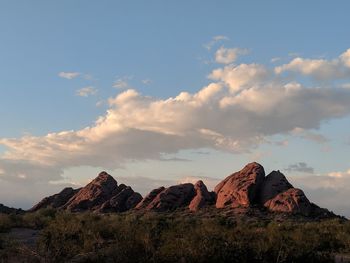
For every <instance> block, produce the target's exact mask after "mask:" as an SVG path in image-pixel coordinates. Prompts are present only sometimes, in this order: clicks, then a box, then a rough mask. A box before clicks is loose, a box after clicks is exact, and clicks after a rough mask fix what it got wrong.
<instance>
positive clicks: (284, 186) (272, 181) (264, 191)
mask: <svg viewBox="0 0 350 263" xmlns="http://www.w3.org/2000/svg"><path fill="white" fill-rule="evenodd" d="M290 188H293V186H292V185H291V184H290V183H289V182H288V180H287V178H286V177H285V176H284V175H283V174H282V173H281V172H280V171H272V172H271V173H270V174H268V175H267V176H266V177H265V179H264V182H263V184H262V187H261V191H260V203H261V204H265V203H266V202H267V201H268V200H270V199H272V198H274V197H275V196H276V195H278V194H280V193H283V192H285V191H287V190H288V189H290Z"/></svg>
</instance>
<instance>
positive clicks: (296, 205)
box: [264, 188, 313, 216]
mask: <svg viewBox="0 0 350 263" xmlns="http://www.w3.org/2000/svg"><path fill="white" fill-rule="evenodd" d="M264 205H265V207H267V208H268V209H269V210H270V211H273V212H284V213H292V214H302V215H305V216H308V215H310V213H311V212H312V210H313V206H312V204H311V203H310V201H309V200H308V199H307V197H306V196H305V194H304V192H303V191H302V190H300V189H297V188H290V189H288V190H287V191H285V192H282V193H279V194H278V195H276V196H275V197H274V198H272V199H270V200H268V201H266V203H265V204H264Z"/></svg>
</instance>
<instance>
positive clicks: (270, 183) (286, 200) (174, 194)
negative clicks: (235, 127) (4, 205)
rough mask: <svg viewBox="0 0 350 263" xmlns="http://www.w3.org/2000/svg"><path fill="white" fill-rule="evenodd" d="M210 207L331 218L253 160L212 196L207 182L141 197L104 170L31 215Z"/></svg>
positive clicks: (46, 201)
mask: <svg viewBox="0 0 350 263" xmlns="http://www.w3.org/2000/svg"><path fill="white" fill-rule="evenodd" d="M214 205H215V206H216V207H217V208H227V209H229V211H236V212H239V211H253V210H254V209H255V210H254V211H256V212H259V211H261V212H264V213H266V212H268V211H271V212H282V213H289V214H301V215H304V216H311V217H323V218H325V217H333V216H334V214H333V213H331V212H329V211H328V210H326V209H322V208H319V207H318V206H317V205H315V204H313V203H311V202H310V201H309V200H308V199H307V197H306V196H305V194H304V192H303V191H302V190H300V189H297V188H294V187H293V185H291V184H290V183H289V182H288V180H287V178H286V177H285V176H284V175H283V174H282V173H281V172H280V171H273V172H271V173H270V174H268V175H267V176H266V177H265V171H264V168H263V167H262V166H261V165H260V164H258V163H255V162H254V163H250V164H247V165H246V166H245V167H244V168H243V169H242V170H241V171H238V172H236V173H233V174H232V175H230V176H228V177H227V178H225V179H224V180H223V181H221V182H220V183H219V184H218V185H217V186H216V187H215V189H214V192H209V191H208V189H207V187H206V186H205V184H204V183H203V182H202V181H198V182H197V183H196V184H195V185H193V184H191V183H185V184H179V185H173V186H170V187H168V188H165V187H159V188H157V189H154V190H152V191H151V192H150V193H149V194H148V195H147V196H146V197H145V198H143V199H142V196H141V195H140V194H139V193H136V192H134V190H133V189H132V188H131V187H130V186H126V185H124V184H120V185H119V186H118V183H117V181H116V180H114V178H113V177H112V176H110V175H109V174H108V173H106V172H102V173H100V174H99V175H98V176H97V177H96V178H95V179H94V180H93V181H92V182H90V183H89V184H88V185H86V186H85V187H83V188H81V189H77V190H74V189H72V188H65V189H64V190H63V191H61V192H60V193H58V194H55V195H53V196H50V197H47V198H44V199H43V200H42V201H41V202H40V203H38V204H37V205H35V206H34V207H33V208H32V209H31V210H30V211H37V210H39V209H41V208H45V207H53V208H59V209H66V210H69V211H73V212H80V211H87V210H89V211H94V212H100V213H112V212H114V213H118V212H125V211H128V210H131V209H134V208H135V209H136V210H143V211H156V212H166V211H173V210H175V209H178V208H181V209H186V208H187V209H188V210H190V211H198V210H200V209H201V208H203V207H207V206H214ZM252 209H253V210H252ZM6 211H9V210H6ZM224 211H227V210H224ZM0 212H1V206H0Z"/></svg>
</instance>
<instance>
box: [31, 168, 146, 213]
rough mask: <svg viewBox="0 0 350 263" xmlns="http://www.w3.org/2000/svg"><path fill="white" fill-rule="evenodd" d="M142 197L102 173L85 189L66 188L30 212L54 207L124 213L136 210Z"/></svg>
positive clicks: (45, 199) (80, 210) (47, 198)
mask: <svg viewBox="0 0 350 263" xmlns="http://www.w3.org/2000/svg"><path fill="white" fill-rule="evenodd" d="M141 200H142V196H141V195H140V194H139V193H136V192H134V190H133V189H132V188H131V187H130V186H126V185H124V184H121V185H119V186H118V183H117V181H116V180H115V179H114V178H113V177H112V176H111V175H109V174H108V173H106V172H101V173H100V174H99V175H98V176H97V177H96V178H95V179H94V180H92V181H91V182H90V183H89V184H88V185H86V186H85V187H83V188H80V189H77V190H74V189H72V188H65V189H64V190H63V191H61V192H60V193H58V194H55V195H53V196H50V197H46V198H44V199H43V200H42V201H41V202H40V203H38V204H37V205H35V206H34V207H33V208H32V209H30V210H29V211H30V212H34V211H37V210H39V209H42V208H45V207H53V208H59V209H64V210H69V211H72V212H82V211H87V210H89V211H96V212H103V213H104V212H124V211H127V210H130V209H132V208H134V207H135V206H136V205H137V204H138V203H139V202H140V201H141Z"/></svg>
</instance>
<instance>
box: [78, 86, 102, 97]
mask: <svg viewBox="0 0 350 263" xmlns="http://www.w3.org/2000/svg"><path fill="white" fill-rule="evenodd" d="M96 93H97V89H96V88H94V87H92V86H88V87H84V88H81V89H79V90H77V92H76V94H77V96H80V97H88V96H91V95H95V94H96Z"/></svg>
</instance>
